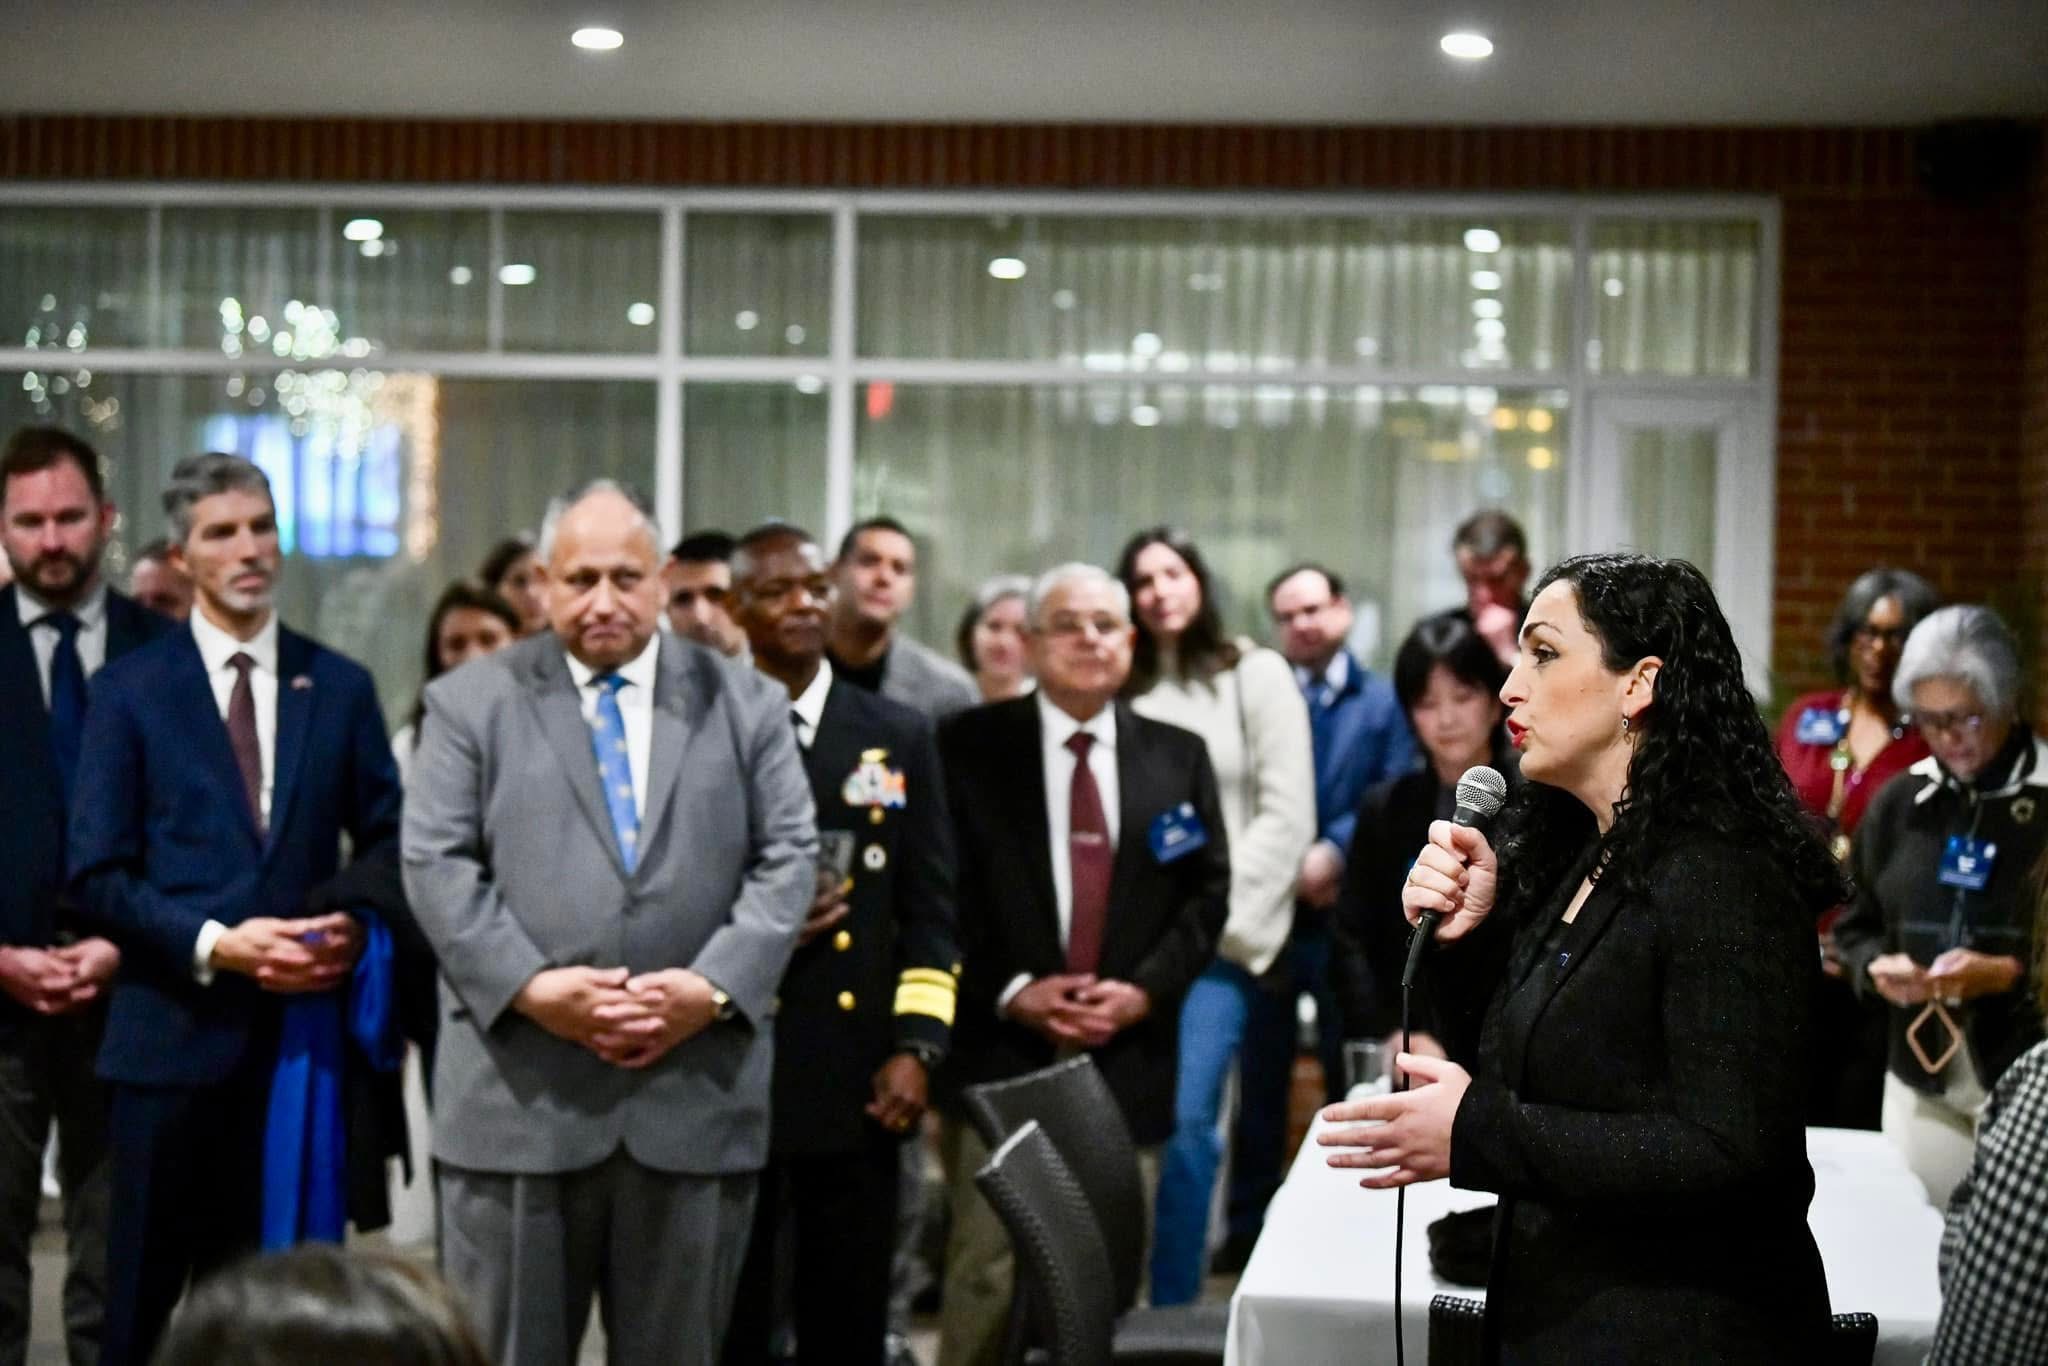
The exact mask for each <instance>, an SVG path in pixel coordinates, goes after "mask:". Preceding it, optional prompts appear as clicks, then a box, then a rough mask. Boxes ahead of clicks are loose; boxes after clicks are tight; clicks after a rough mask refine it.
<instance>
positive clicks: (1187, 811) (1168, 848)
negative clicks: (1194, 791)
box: [1147, 802, 1209, 863]
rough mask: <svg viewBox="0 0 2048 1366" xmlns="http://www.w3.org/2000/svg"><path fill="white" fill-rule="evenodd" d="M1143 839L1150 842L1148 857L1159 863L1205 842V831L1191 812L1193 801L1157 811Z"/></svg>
mask: <svg viewBox="0 0 2048 1366" xmlns="http://www.w3.org/2000/svg"><path fill="white" fill-rule="evenodd" d="M1147 839H1148V840H1149V841H1150V843H1151V845H1152V857H1153V858H1155V859H1158V860H1159V861H1160V862H1161V863H1171V862H1173V861H1174V860H1175V859H1177V858H1180V857H1181V856H1182V855H1184V854H1192V853H1194V852H1195V850H1197V849H1200V848H1201V847H1202V846H1203V845H1205V844H1207V843H1208V842H1209V831H1208V829H1207V828H1206V827H1205V826H1204V825H1203V824H1202V818H1201V817H1200V816H1199V815H1197V814H1196V813H1195V804H1194V803H1193V802H1182V803H1181V804H1180V805H1179V806H1176V807H1174V808H1173V809H1172V810H1170V811H1162V812H1160V813H1159V815H1158V816H1157V817H1156V818H1155V819H1154V820H1153V822H1152V829H1151V832H1150V833H1149V835H1148V836H1147Z"/></svg>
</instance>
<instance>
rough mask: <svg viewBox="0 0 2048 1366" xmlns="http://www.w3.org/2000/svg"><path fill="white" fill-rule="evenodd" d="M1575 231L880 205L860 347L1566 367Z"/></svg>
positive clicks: (1552, 225)
mask: <svg viewBox="0 0 2048 1366" xmlns="http://www.w3.org/2000/svg"><path fill="white" fill-rule="evenodd" d="M1570 239H1571V234H1570V229H1569V226H1568V224H1567V223H1566V222H1564V221H1563V220H1554V221H1553V220H1541V221H1531V220H1519V219H1508V218H1491V217H1478V218H1472V219H1463V218H1458V219H1453V218H1440V217H1430V218H1425V217H1414V218H1394V217H1389V218H1359V217H1337V216H1329V217H1299V216H1289V217H1284V218H1248V217H1216V218H1157V217H1145V218H1139V217H1130V218H1093V217H1091V218H1069V217H1056V216H1045V217H1011V216H999V217H987V216H979V217H961V216H952V217H938V216H929V217H896V216H869V217H866V218H863V219H862V220H861V229H860V275H859V281H860V301H859V313H860V316H859V325H858V330H859V347H860V352H861V354H862V355H864V356H882V357H918V358H947V359H973V360H1040V361H1058V362H1061V363H1063V364H1069V365H1081V366H1086V367H1087V368H1089V369H1092V370H1102V371H1106V372H1114V373H1128V372H1133V371H1138V372H1152V373H1167V374H1170V373H1172V372H1174V371H1176V370H1185V369H1188V368H1189V367H1191V366H1194V365H1204V366H1207V367H1209V368H1211V369H1216V370H1242V371H1250V372H1255V373H1256V372H1266V371H1275V370H1285V369H1290V368H1296V367H1345V368H1350V367H1364V368H1369V369H1382V368H1396V367H1401V368H1463V369H1475V370H1501V369H1525V370H1549V369H1559V368H1562V367H1563V366H1564V365H1565V363H1566V360H1567V356H1566V352H1567V351H1568V350H1569V349H1570V329H1571V240H1570ZM1020 272H1021V273H1020Z"/></svg>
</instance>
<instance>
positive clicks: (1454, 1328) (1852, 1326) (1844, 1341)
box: [1429, 1295, 1877, 1366]
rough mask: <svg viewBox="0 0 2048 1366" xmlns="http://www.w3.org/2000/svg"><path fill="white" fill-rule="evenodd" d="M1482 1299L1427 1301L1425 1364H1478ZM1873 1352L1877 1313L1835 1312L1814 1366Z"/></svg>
mask: <svg viewBox="0 0 2048 1366" xmlns="http://www.w3.org/2000/svg"><path fill="white" fill-rule="evenodd" d="M1485 1322H1486V1302H1485V1301H1484V1300H1475V1299H1472V1298H1470V1297H1468V1296H1465V1295H1438V1296H1437V1297H1436V1298H1435V1299H1433V1300H1431V1301H1430V1302H1429V1366H1480V1363H1481V1362H1482V1361H1483V1360H1484V1340H1483V1336H1482V1334H1483V1331H1484V1324H1485ZM1876 1355H1877V1315H1875V1314H1837V1315H1835V1316H1834V1319H1833V1321H1832V1323H1831V1324H1830V1327H1829V1333H1828V1346H1827V1354H1826V1355H1825V1356H1823V1357H1822V1358H1821V1359H1820V1362H1819V1363H1818V1366H1870V1363H1871V1360H1872V1359H1873V1358H1874V1357H1876Z"/></svg>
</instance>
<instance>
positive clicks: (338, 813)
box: [69, 628, 399, 1086]
mask: <svg viewBox="0 0 2048 1366" xmlns="http://www.w3.org/2000/svg"><path fill="white" fill-rule="evenodd" d="M277 663H278V693H277V742H276V755H275V758H274V761H273V773H272V779H271V799H270V829H269V834H268V836H267V837H266V836H260V835H258V833H257V829H256V822H255V820H254V818H253V817H252V815H251V814H250V811H249V804H248V801H247V800H246V799H245V797H244V796H243V788H242V778H241V771H240V770H239V769H238V768H237V767H236V766H235V755H234V750H233V749H232V748H231V747H230V746H229V743H228V731H227V726H226V724H225V723H224V722H222V720H221V715H220V709H219V707H218V706H217V705H216V703H215V702H214V697H213V689H212V686H211V684H210V683H209V682H208V680H207V677H206V666H205V664H204V663H202V662H201V659H200V655H199V646H198V644H197V643H196V642H195V641H194V640H193V638H192V633H191V631H189V630H180V631H172V632H171V633H169V634H168V635H165V636H163V637H161V638H160V639H158V640H156V641H155V642H153V643H151V644H149V645H146V646H144V647H142V648H141V649H139V650H135V651H132V652H130V653H129V654H126V655H124V656H122V657H121V658H120V659H117V660H115V661H113V662H112V663H109V664H108V665H107V666H106V667H105V668H103V669H101V670H100V672H99V674H98V675H97V676H96V677H95V678H94V679H93V683H92V692H91V704H90V706H89V707H88V709H87V711H86V720H85V740H84V744H83V746H82V752H81V754H80V760H79V771H80V772H81V773H83V774H88V775H90V777H89V778H88V779H87V780H86V781H84V782H82V783H80V785H79V790H78V795H77V797H76V799H75V800H74V801H73V803H72V810H71V837H70V850H69V853H70V865H71V878H72V892H73V894H74V895H75V896H76V897H77V898H78V899H79V901H80V902H81V903H83V905H84V906H85V907H86V909H87V911H88V913H89V914H90V915H91V916H92V917H93V918H94V919H95V920H96V921H97V922H98V924H99V925H100V926H101V927H103V928H104V929H105V930H106V932H107V933H108V934H109V935H110V936H111V937H112V938H113V940H114V941H115V943H117V944H119V945H120V947H121V973H120V976H119V977H117V978H116V979H115V983H114V993H113V1000H112V1003H111V1005H110V1007H109V1014H108V1019H107V1032H106V1042H105V1044H104V1045H103V1046H102V1048H101V1050H100V1059H99V1073H100V1075H101V1076H102V1077H103V1078H105V1079H107V1080H109V1081H118V1082H128V1083H135V1084H141V1085H169V1086H176V1085H185V1086H195V1085H210V1084H213V1083H217V1082H220V1081H224V1080H226V1079H227V1077H228V1076H229V1075H230V1074H231V1073H232V1072H233V1070H234V1068H235V1065H236V1063H237V1062H238V1061H239V1060H240V1059H241V1057H242V1055H243V1053H244V1051H245V1050H246V1048H247V1047H248V1045H249V1042H250V1040H251V1038H252V1036H262V1035H270V1034H271V1033H272V1032H273V1031H274V1029H275V1026H276V1020H277V1017H278V1014H279V1011H278V1003H279V1002H280V1001H282V1000H283V999H284V998H282V997H278V996H274V995H268V994H266V993H264V992H261V991H259V990H258V989H257V988H256V986H255V984H254V983H253V982H250V981H248V980H247V979H245V978H242V977H239V976H236V975H234V974H230V973H221V974H218V975H216V976H215V978H214V980H213V982H212V983H211V984H210V985H206V986H202V985H200V983H199V981H198V980H197V978H196V977H195V976H194V974H193V970H192V953H193V948H194V945H195V942H196V941H197V939H198V937H199V930H200V927H201V926H202V925H204V924H205V923H206V922H207V921H208V920H218V921H220V922H221V923H222V924H224V925H228V926H233V925H237V924H240V923H241V922H242V921H244V920H246V919H248V918H249V917H251V916H283V917H296V916H302V915H305V914H307V911H306V899H307V894H308V893H309V892H311V891H312V890H313V889H314V888H315V887H317V886H319V885H320V884H321V883H323V882H326V881H327V880H328V879H329V878H331V877H333V876H334V873H335V869H336V866H337V865H338V863H339V861H340V850H341V836H342V835H343V833H346V834H347V835H348V836H349V838H350V840H351V841H352V842H353V847H354V849H355V852H356V855H357V856H358V857H360V856H362V855H364V854H366V853H368V852H369V851H371V850H372V849H374V848H375V847H376V846H377V845H378V844H379V843H381V842H382V841H385V840H389V839H394V838H396V837H397V834H398V807H399V789H398V775H397V772H396V770H395V769H394V767H393V766H392V761H391V749H390V744H389V742H388V741H387V740H386V739H385V735H384V719H383V716H382V714H381V713H380V712H379V711H378V709H377V695H376V690H375V689H374V688H373V687H372V685H371V682H370V675H369V674H368V673H366V672H365V671H364V670H363V669H362V667H361V666H359V665H357V664H354V663H351V662H350V661H348V660H346V659H344V658H342V657H341V656H340V655H337V654H335V653H334V652H332V651H331V650H327V649H325V648H323V647H322V646H320V645H317V644H315V643H314V642H313V641H311V640H308V639H307V638H306V637H304V636H301V635H298V634H296V633H295V632H292V631H288V630H285V629H283V628H280V629H279V631H278V639H277Z"/></svg>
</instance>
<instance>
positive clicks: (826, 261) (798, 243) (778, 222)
mask: <svg viewBox="0 0 2048 1366" xmlns="http://www.w3.org/2000/svg"><path fill="white" fill-rule="evenodd" d="M683 254H684V260H685V265H684V273H685V274H686V276H687V277H688V282H689V283H688V287H689V295H690V306H689V310H688V312H687V315H686V316H687V317H688V319H689V329H688V336H687V338H686V340H685V341H684V344H683V349H684V350H686V351H688V352H689V353H690V354H691V355H696V356H822V355H824V354H825V352H826V350H827V348H829V347H830V345H831V341H832V220H831V219H830V218H829V217H827V216H826V215H824V214H820V213H802V214H737V213H693V214H691V215H690V216H689V218H688V219H686V220H685V222H684V231H683Z"/></svg>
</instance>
